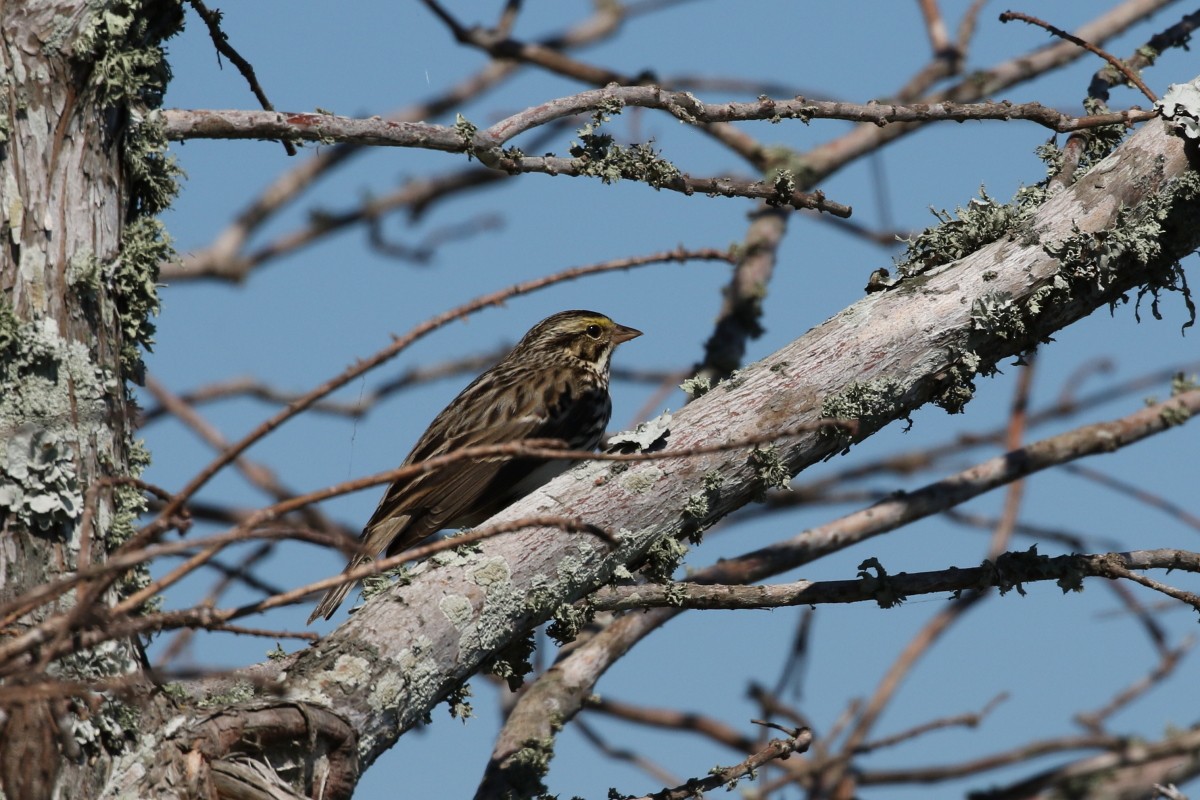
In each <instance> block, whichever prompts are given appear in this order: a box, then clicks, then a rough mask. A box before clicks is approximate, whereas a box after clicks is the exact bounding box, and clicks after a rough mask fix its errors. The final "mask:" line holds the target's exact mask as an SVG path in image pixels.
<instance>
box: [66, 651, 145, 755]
mask: <svg viewBox="0 0 1200 800" xmlns="http://www.w3.org/2000/svg"><path fill="white" fill-rule="evenodd" d="M137 669H138V665H137V664H135V663H134V662H133V660H132V658H131V650H130V648H129V647H128V645H127V644H126V643H124V642H115V641H110V642H104V643H102V644H99V645H97V646H95V647H90V648H83V649H79V650H75V651H73V652H72V653H70V654H68V655H66V656H64V657H63V658H61V659H58V660H57V661H54V662H52V663H51V665H50V667H49V668H48V670H47V671H48V672H49V673H50V674H51V675H52V676H54V677H56V678H63V679H66V680H73V681H86V682H89V683H93V684H102V683H105V682H108V681H113V680H120V679H121V678H122V677H124V676H126V675H129V674H130V673H132V672H134V671H136V670H137ZM98 694H99V697H100V698H101V702H100V704H99V707H98V708H96V710H95V712H94V713H92V714H89V715H88V718H87V719H86V720H84V719H79V718H73V719H72V720H71V735H72V736H73V738H74V739H75V741H76V742H78V743H79V744H80V746H81V747H83V749H84V750H85V751H86V752H87V753H89V754H96V753H98V752H99V750H100V748H103V749H104V750H105V751H107V752H108V753H120V752H122V751H124V750H125V749H126V748H127V747H128V746H129V745H130V744H131V743H132V742H133V741H134V739H135V737H136V735H137V731H138V725H139V723H140V721H141V712H140V711H139V709H138V708H136V707H135V706H133V705H129V704H127V703H125V702H124V701H123V700H121V699H120V698H119V697H117V696H116V695H114V694H113V693H111V692H107V691H101V692H99V693H98Z"/></svg>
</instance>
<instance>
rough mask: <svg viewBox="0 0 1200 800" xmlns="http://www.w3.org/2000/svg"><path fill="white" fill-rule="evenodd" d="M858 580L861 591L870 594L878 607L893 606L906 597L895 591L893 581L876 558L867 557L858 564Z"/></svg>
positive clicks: (900, 602)
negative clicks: (861, 587) (860, 584)
mask: <svg viewBox="0 0 1200 800" xmlns="http://www.w3.org/2000/svg"><path fill="white" fill-rule="evenodd" d="M871 570H874V572H871ZM900 574H901V575H903V574H904V573H900ZM858 580H859V582H860V583H862V585H863V591H865V592H866V593H868V594H870V595H871V596H872V597H873V598H874V599H875V602H876V603H878V604H879V607H880V608H895V607H896V606H898V605H900V604H902V603H903V602H904V601H905V600H907V599H908V598H907V597H906V596H905V595H904V594H903V593H902V592H899V591H897V589H896V586H895V582H894V581H892V580H891V576H889V575H888V572H887V570H886V569H884V567H883V564H880V563H879V559H877V558H868V559H866V560H865V561H863V562H862V563H861V564H859V565H858Z"/></svg>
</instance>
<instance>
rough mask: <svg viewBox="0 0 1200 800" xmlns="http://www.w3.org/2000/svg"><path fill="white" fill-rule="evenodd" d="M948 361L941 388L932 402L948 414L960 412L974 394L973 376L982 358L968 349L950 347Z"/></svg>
mask: <svg viewBox="0 0 1200 800" xmlns="http://www.w3.org/2000/svg"><path fill="white" fill-rule="evenodd" d="M948 361H949V363H948V366H947V368H946V370H945V374H944V376H943V381H942V388H941V390H940V391H939V392H938V394H937V395H935V396H934V398H933V402H934V404H935V405H937V406H939V407H940V408H942V409H944V410H945V411H946V413H948V414H961V413H962V412H963V409H964V408H965V407H966V405H967V403H969V402H971V398H973V397H974V396H975V376H976V375H977V374H979V372H980V369H981V366H982V364H983V359H981V358H980V357H979V355H978V354H977V353H973V352H971V351H970V350H966V351H958V350H953V349H952V350H951V351H950V354H949V359H948Z"/></svg>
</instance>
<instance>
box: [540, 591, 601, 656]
mask: <svg viewBox="0 0 1200 800" xmlns="http://www.w3.org/2000/svg"><path fill="white" fill-rule="evenodd" d="M595 618H596V607H595V605H594V604H593V603H592V602H591V601H590V600H587V599H584V600H581V601H580V602H578V603H559V604H558V607H557V608H555V609H554V617H553V619H552V621H551V622H550V624H549V625H547V626H546V635H547V636H549V637H550V638H551V639H553V640H554V641H555V643H557V644H558V645H560V646H561V645H565V644H567V643H568V642H573V641H575V639H576V638H577V637H578V636H579V632H580V631H582V630H583V628H584V626H585V625H588V624H589V623H591V621H592V620H594V619H595Z"/></svg>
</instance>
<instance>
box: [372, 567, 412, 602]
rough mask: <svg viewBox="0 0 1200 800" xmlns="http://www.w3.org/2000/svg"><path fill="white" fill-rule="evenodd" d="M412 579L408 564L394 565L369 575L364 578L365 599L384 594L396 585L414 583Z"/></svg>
mask: <svg viewBox="0 0 1200 800" xmlns="http://www.w3.org/2000/svg"><path fill="white" fill-rule="evenodd" d="M412 580H413V579H412V574H411V569H410V568H409V567H408V565H406V564H401V565H400V566H397V567H392V568H391V569H389V570H385V571H383V572H379V573H376V574H375V575H368V576H366V577H365V578H363V579H362V597H363V600H369V599H371V598H372V597H375V596H376V595H379V594H383V593H384V592H386V591H388V590H390V589H391V588H392V587H394V586H407V585H408V584H410V583H412Z"/></svg>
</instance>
